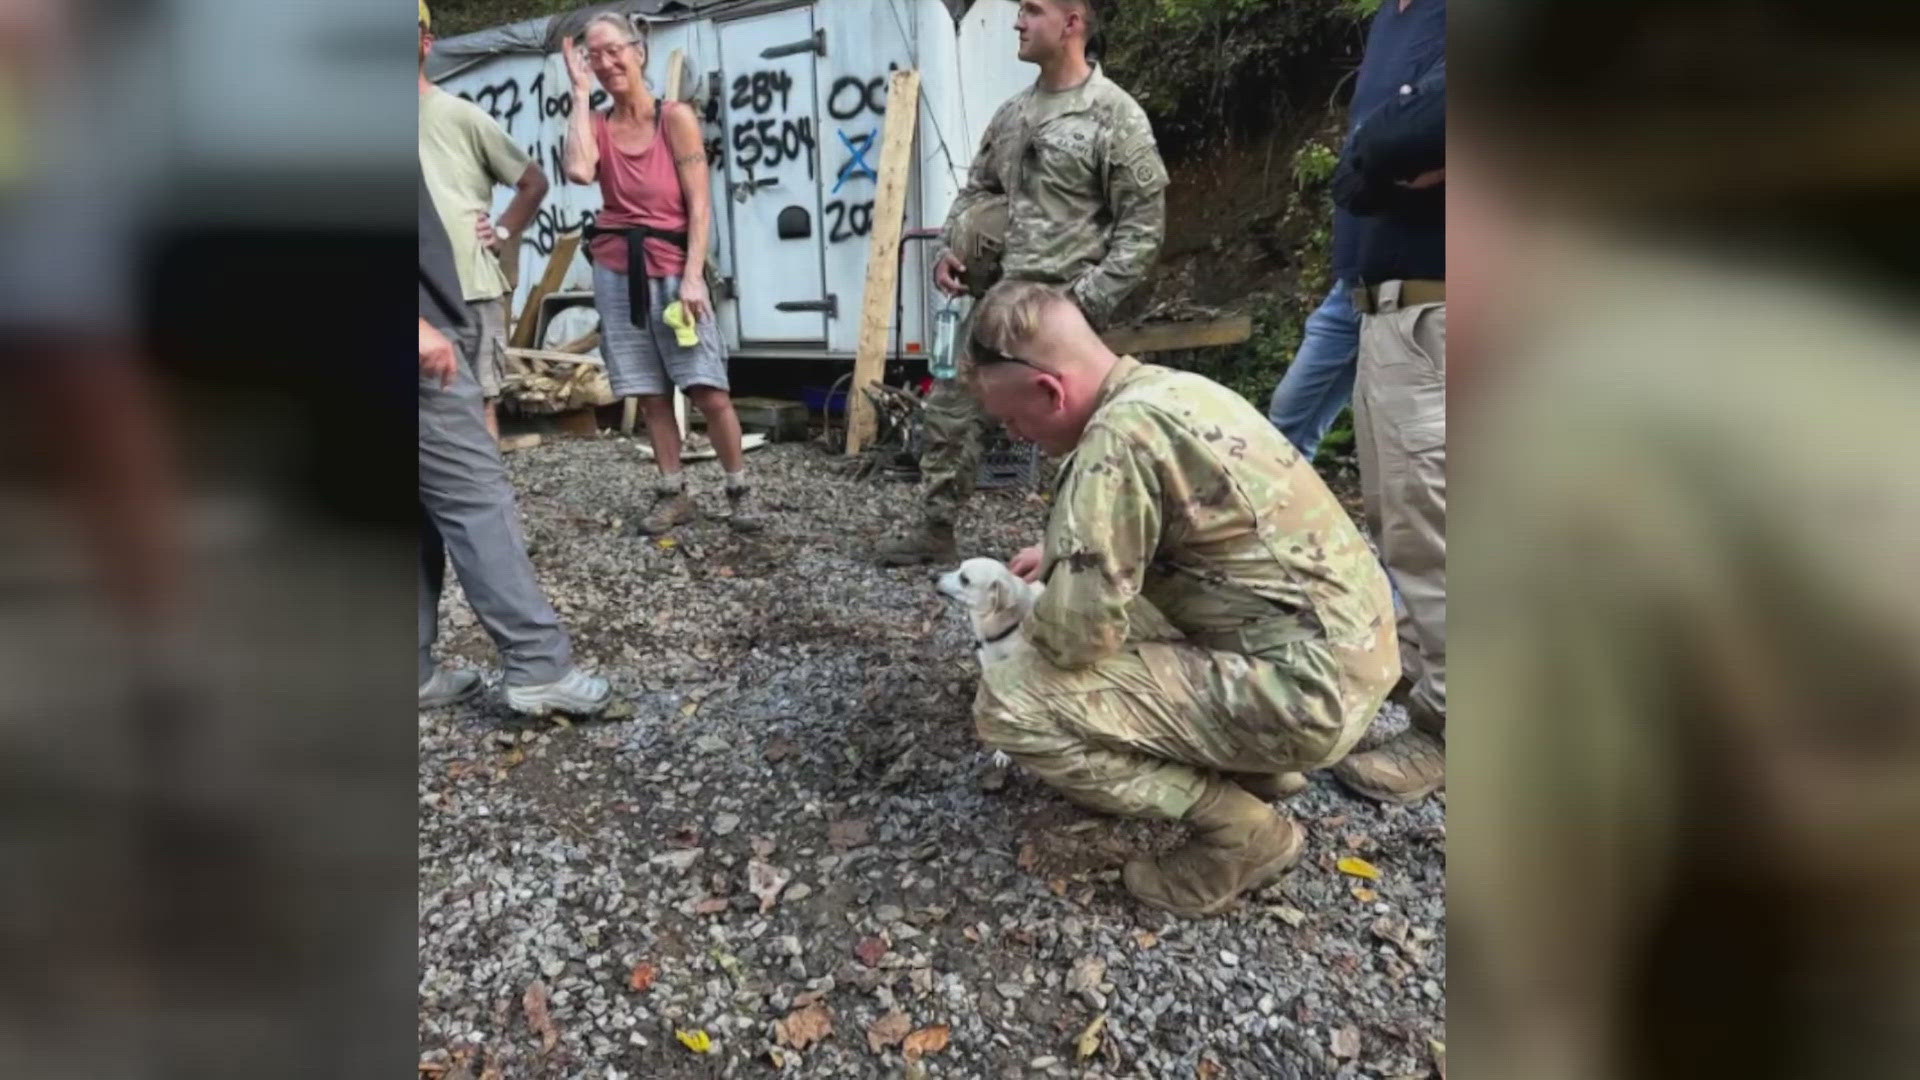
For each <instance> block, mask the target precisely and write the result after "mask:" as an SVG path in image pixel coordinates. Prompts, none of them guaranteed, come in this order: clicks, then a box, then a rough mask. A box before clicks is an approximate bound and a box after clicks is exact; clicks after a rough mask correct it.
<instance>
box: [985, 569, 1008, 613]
mask: <svg viewBox="0 0 1920 1080" xmlns="http://www.w3.org/2000/svg"><path fill="white" fill-rule="evenodd" d="M1011 581H1012V578H1011V577H1008V576H1005V575H998V576H995V577H994V579H993V584H991V585H989V586H987V610H988V611H1005V610H1007V609H1008V608H1010V607H1012V606H1013V589H1012V587H1011V584H1010V582H1011Z"/></svg>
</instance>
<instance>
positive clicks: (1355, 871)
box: [1333, 855, 1380, 881]
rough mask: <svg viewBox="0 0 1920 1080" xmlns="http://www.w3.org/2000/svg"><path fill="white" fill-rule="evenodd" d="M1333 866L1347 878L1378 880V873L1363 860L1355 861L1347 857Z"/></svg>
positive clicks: (1351, 857)
mask: <svg viewBox="0 0 1920 1080" xmlns="http://www.w3.org/2000/svg"><path fill="white" fill-rule="evenodd" d="M1333 865H1334V866H1335V867H1337V868H1338V869H1339V871H1340V872H1341V873H1343V874H1346V875H1347V876H1348V877H1357V878H1366V879H1367V880H1368V881H1379V880H1380V871H1378V870H1376V869H1374V867H1373V864H1372V863H1370V862H1368V861H1367V860H1365V859H1356V858H1354V857H1353V856H1351V855H1349V856H1348V857H1346V858H1344V859H1341V860H1340V861H1339V862H1337V863H1334V864H1333Z"/></svg>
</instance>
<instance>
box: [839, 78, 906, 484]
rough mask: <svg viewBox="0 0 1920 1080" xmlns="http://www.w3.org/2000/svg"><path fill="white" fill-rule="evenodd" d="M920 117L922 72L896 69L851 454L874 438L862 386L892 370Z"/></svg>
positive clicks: (856, 357)
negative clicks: (891, 341)
mask: <svg viewBox="0 0 1920 1080" xmlns="http://www.w3.org/2000/svg"><path fill="white" fill-rule="evenodd" d="M919 116H920V73H919V72H918V71H915V70H913V69H911V68H909V69H907V70H905V71H896V72H894V73H893V75H892V77H891V78H890V79H889V80H888V84H887V120H886V126H885V129H884V132H883V134H882V135H881V137H880V168H879V170H878V172H879V179H878V180H877V181H876V182H875V185H874V186H875V188H876V189H877V190H876V191H875V192H874V199H873V233H872V243H871V244H870V245H869V247H868V249H867V286H866V290H865V291H864V292H863V293H862V294H861V297H860V337H859V343H858V345H857V346H856V347H855V349H854V354H853V385H852V386H850V387H849V388H848V390H847V401H848V406H849V408H850V409H851V410H852V412H851V414H850V416H849V420H848V423H847V453H848V454H857V453H859V452H860V448H861V447H862V446H865V445H866V444H867V443H868V442H871V441H872V439H873V435H874V427H875V416H874V411H873V402H871V401H869V400H868V399H867V395H866V394H864V393H861V388H862V387H865V386H869V385H872V384H874V383H878V382H879V381H880V377H881V375H882V374H883V373H884V372H885V371H886V360H887V336H888V334H889V333H890V332H891V331H892V329H893V295H894V289H895V288H897V287H898V286H899V278H900V233H901V230H902V229H904V228H905V227H906V219H907V177H908V175H909V174H910V173H911V171H912V169H913V135H914V131H915V129H917V128H918V127H919V126H920V125H919V123H918V121H919Z"/></svg>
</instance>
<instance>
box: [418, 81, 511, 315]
mask: <svg viewBox="0 0 1920 1080" xmlns="http://www.w3.org/2000/svg"><path fill="white" fill-rule="evenodd" d="M532 160H533V159H532V158H530V157H528V156H527V152H526V151H525V150H522V149H521V148H520V147H518V146H515V145H514V143H513V140H512V139H511V138H510V137H508V135H507V133H506V132H505V131H504V130H502V129H501V127H500V125H499V124H496V123H494V121H493V118H492V117H491V116H488V115H487V114H486V112H485V111H484V110H482V109H481V108H480V107H479V106H478V105H475V104H474V103H473V102H471V101H467V100H465V99H464V98H460V97H457V96H455V95H453V94H449V93H447V92H446V91H445V90H442V89H440V88H439V87H434V88H433V89H432V90H429V91H427V92H426V93H424V94H421V95H420V169H421V171H422V172H424V173H425V174H426V177H427V190H428V191H429V192H430V193H431V194H432V195H433V204H434V206H435V207H437V208H438V209H439V211H440V220H441V223H442V224H444V225H445V226H446V228H447V238H448V239H449V240H451V241H452V242H453V262H454V267H455V269H456V270H457V271H458V272H459V274H460V289H461V291H462V292H464V293H465V294H466V299H467V300H492V299H495V298H497V297H500V296H503V295H505V294H506V292H507V276H506V274H505V272H503V271H502V270H501V269H500V260H499V259H498V258H496V257H495V256H494V254H493V252H491V251H489V250H487V249H486V247H484V246H482V245H481V243H480V237H479V235H478V233H477V232H476V231H475V230H476V229H477V228H478V226H479V221H480V215H482V214H488V215H491V214H492V213H493V189H494V187H495V186H496V185H500V184H506V185H509V186H511V185H513V184H516V183H518V182H519V180H520V177H521V176H523V175H525V174H526V171H527V165H528V164H530V163H531V162H532Z"/></svg>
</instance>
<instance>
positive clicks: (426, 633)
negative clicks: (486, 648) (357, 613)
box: [420, 365, 573, 686]
mask: <svg viewBox="0 0 1920 1080" xmlns="http://www.w3.org/2000/svg"><path fill="white" fill-rule="evenodd" d="M449 558H451V559H452V560H453V572H454V573H455V574H457V575H459V578H460V587H461V588H462V589H465V590H466V594H467V602H468V603H469V604H472V605H473V611H474V614H476V615H478V616H479V617H480V623H481V625H482V626H485V627H486V628H487V634H488V635H489V636H491V637H492V638H493V643H494V644H495V645H496V646H498V647H499V649H500V655H501V657H502V659H503V660H504V661H505V665H506V679H507V683H508V685H511V686H539V685H541V684H544V683H550V682H553V681H554V680H556V679H558V678H560V676H562V675H564V674H566V672H567V669H568V668H570V667H571V666H572V665H573V657H572V650H571V648H570V646H569V645H568V642H567V635H566V632H565V631H563V630H561V629H560V617H559V616H558V615H556V614H554V611H553V606H552V605H551V604H549V603H547V598H546V596H545V595H544V594H543V593H541V591H540V583H539V582H538V581H537V580H535V578H534V573H533V562H532V561H531V560H530V559H528V558H527V541H526V537H525V536H524V535H523V534H522V533H521V531H520V514H519V511H518V510H517V509H516V508H515V507H514V503H513V485H512V484H511V483H510V482H509V481H508V480H507V469H506V465H505V464H504V463H502V462H501V460H500V448H499V446H498V445H496V444H495V443H494V441H493V437H492V436H491V435H488V434H487V425H486V421H485V419H484V418H483V413H482V406H481V400H480V386H479V384H478V383H476V382H475V381H474V379H473V375H472V373H471V372H469V371H468V370H467V369H466V367H465V366H464V365H462V366H461V368H460V369H459V375H458V377H457V378H456V379H455V381H454V384H453V385H452V386H450V387H448V388H446V389H444V390H443V389H441V388H440V384H439V382H438V380H429V379H421V380H420V682H421V683H422V684H424V683H425V682H426V681H427V679H428V678H430V677H432V675H433V670H434V659H433V643H434V639H435V638H436V637H437V636H438V635H439V629H440V590H441V585H442V583H443V582H444V581H445V580H446V564H447V560H448V559H449Z"/></svg>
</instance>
